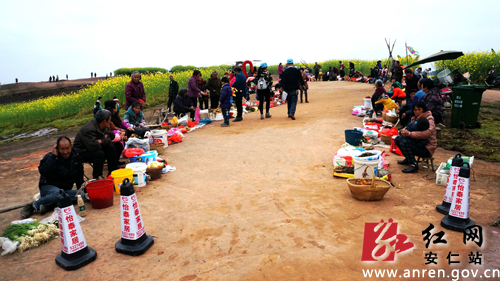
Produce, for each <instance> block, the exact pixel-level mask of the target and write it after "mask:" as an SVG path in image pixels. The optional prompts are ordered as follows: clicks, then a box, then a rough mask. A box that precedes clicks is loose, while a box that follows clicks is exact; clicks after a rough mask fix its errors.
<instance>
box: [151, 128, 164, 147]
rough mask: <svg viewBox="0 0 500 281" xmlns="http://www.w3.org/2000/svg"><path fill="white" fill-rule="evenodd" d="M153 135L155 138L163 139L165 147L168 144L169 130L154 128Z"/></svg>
mask: <svg viewBox="0 0 500 281" xmlns="http://www.w3.org/2000/svg"><path fill="white" fill-rule="evenodd" d="M151 135H152V136H153V138H154V139H155V140H156V139H159V140H161V142H163V147H167V146H168V139H167V131H166V130H152V131H151Z"/></svg>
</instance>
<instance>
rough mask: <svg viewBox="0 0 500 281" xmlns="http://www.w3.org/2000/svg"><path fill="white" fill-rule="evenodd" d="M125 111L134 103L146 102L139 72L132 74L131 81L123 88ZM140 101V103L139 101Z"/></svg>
mask: <svg viewBox="0 0 500 281" xmlns="http://www.w3.org/2000/svg"><path fill="white" fill-rule="evenodd" d="M125 98H126V100H127V101H126V103H125V110H127V109H128V108H129V107H130V106H131V105H132V103H133V102H134V101H139V102H141V103H144V102H145V101H146V93H145V92H144V85H143V84H142V82H141V73H140V72H139V71H134V72H132V80H131V81H130V82H128V83H127V86H125ZM141 100H142V101H141Z"/></svg>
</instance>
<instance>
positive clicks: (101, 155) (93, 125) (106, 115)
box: [73, 109, 118, 179]
mask: <svg viewBox="0 0 500 281" xmlns="http://www.w3.org/2000/svg"><path fill="white" fill-rule="evenodd" d="M110 123H111V112H109V110H107V109H101V110H99V111H98V112H97V113H96V115H95V117H94V119H92V120H90V121H89V122H87V124H85V125H83V127H82V128H81V129H80V131H78V133H77V134H76V137H75V144H74V145H73V148H74V150H75V151H76V153H78V154H80V156H81V157H82V162H84V163H93V164H94V171H93V172H92V176H93V178H94V179H99V177H102V169H103V167H104V159H106V160H107V161H108V175H109V174H111V172H112V171H114V170H116V169H118V157H117V155H116V149H115V146H114V145H112V144H111V141H112V140H113V139H114V138H115V134H114V133H113V132H110V131H108V128H109V125H110Z"/></svg>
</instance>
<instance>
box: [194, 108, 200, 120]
mask: <svg viewBox="0 0 500 281" xmlns="http://www.w3.org/2000/svg"><path fill="white" fill-rule="evenodd" d="M194 120H195V121H200V108H199V107H197V108H196V112H195V113H194Z"/></svg>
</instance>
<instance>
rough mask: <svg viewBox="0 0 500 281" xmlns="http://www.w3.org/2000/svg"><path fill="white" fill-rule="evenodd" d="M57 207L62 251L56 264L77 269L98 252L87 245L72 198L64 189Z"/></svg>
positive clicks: (94, 257)
mask: <svg viewBox="0 0 500 281" xmlns="http://www.w3.org/2000/svg"><path fill="white" fill-rule="evenodd" d="M57 207H58V208H57V215H58V217H59V236H60V238H61V239H60V240H61V253H60V254H59V255H57V257H56V264H57V265H59V266H60V267H62V268H63V269H65V270H76V269H79V268H81V267H84V266H86V265H87V264H89V263H91V262H93V261H95V259H96V257H97V252H96V251H95V250H94V249H92V248H90V247H89V246H87V242H86V241H85V237H84V236H83V232H82V229H81V227H80V223H79V222H78V218H77V216H76V212H75V208H74V207H73V203H72V202H71V198H69V196H68V194H66V192H64V191H62V190H61V191H60V192H59V194H58V195H57Z"/></svg>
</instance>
